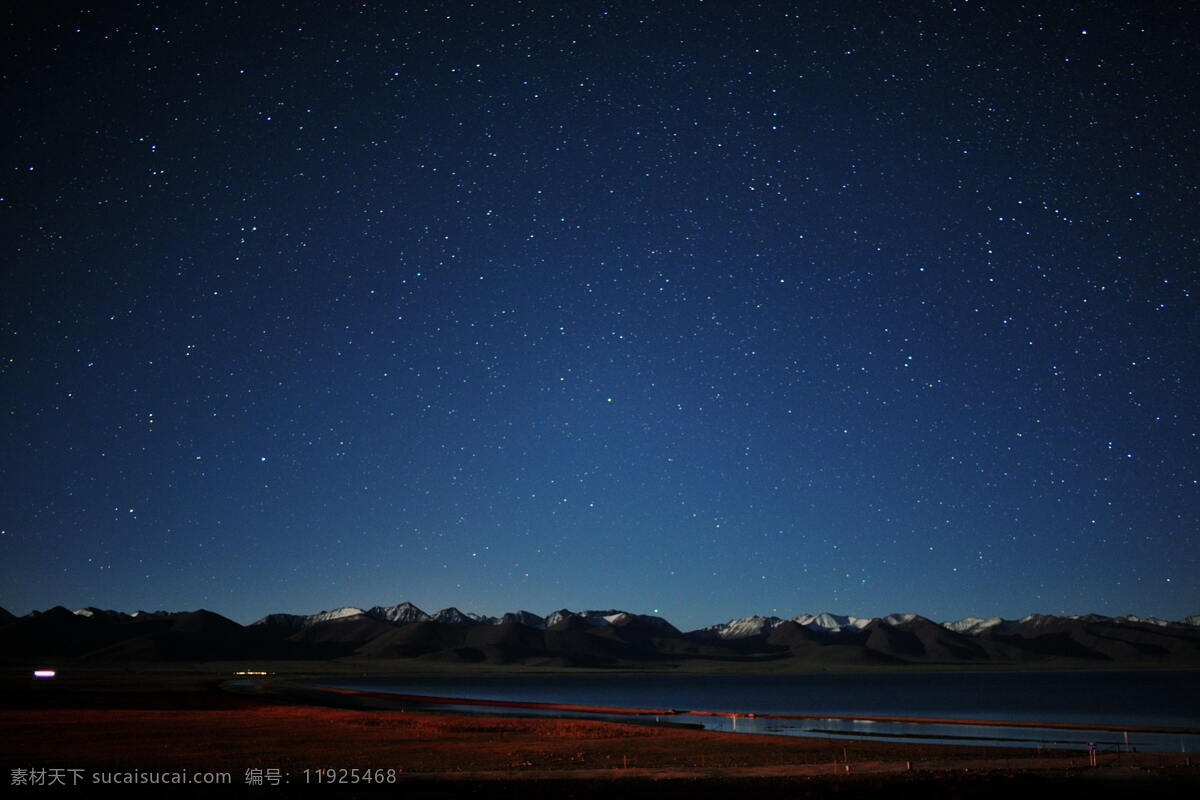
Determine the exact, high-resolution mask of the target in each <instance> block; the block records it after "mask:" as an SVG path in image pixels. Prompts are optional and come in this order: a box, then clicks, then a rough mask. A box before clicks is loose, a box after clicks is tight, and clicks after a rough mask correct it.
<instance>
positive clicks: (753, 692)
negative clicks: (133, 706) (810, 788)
mask: <svg viewBox="0 0 1200 800" xmlns="http://www.w3.org/2000/svg"><path fill="white" fill-rule="evenodd" d="M1197 678H1200V672H1198V671H1196V670H1175V671H1115V670H1114V671H1104V672H1100V671H1093V672H1085V673H1066V672H1059V673H1048V672H1025V673H1021V672H1004V673H905V674H888V675H885V674H872V675H800V676H761V675H760V676H747V675H743V676H730V675H720V676H697V675H665V674H641V675H636V674H635V675H630V674H623V675H617V674H605V675H595V674H591V675H540V676H533V675H516V676H475V677H465V678H404V679H400V678H392V679H382V678H376V679H370V678H364V679H361V680H356V679H350V680H346V679H342V680H332V679H330V680H326V681H314V683H320V684H322V685H326V686H340V687H343V688H354V689H368V690H372V691H385V692H392V693H397V694H414V695H434V696H441V697H459V698H464V699H466V698H475V699H491V700H500V701H514V702H518V701H527V702H543V703H575V704H583V705H595V706H607V707H622V708H631V707H632V708H650V709H653V708H659V709H665V708H676V709H707V710H713V711H718V712H722V711H723V712H734V713H736V714H737V715H736V716H735V715H734V713H725V714H719V715H697V714H670V715H661V716H658V717H655V716H654V715H650V716H638V717H630V716H624V715H619V714H601V713H588V714H586V715H581V714H577V713H566V712H563V711H562V710H549V709H546V710H540V709H529V708H515V709H514V708H510V709H507V710H506V709H504V708H490V709H485V708H480V707H479V706H470V705H463V706H457V705H455V706H447V705H441V706H438V707H439V708H442V709H445V710H463V711H471V712H474V713H480V712H493V713H517V714H534V715H552V716H588V717H592V718H602V719H617V720H623V721H631V720H636V721H642V722H657V723H659V724H686V725H697V726H703V727H705V728H708V729H710V730H716V731H737V732H743V733H763V734H775V735H786V736H820V737H846V738H859V739H861V738H872V739H875V738H878V739H880V740H882V741H912V742H929V743H952V744H976V745H984V746H989V747H997V746H1010V747H1048V748H1072V749H1086V748H1087V747H1088V745H1089V743H1095V745H1096V747H1097V749H1098V750H1100V751H1101V752H1115V751H1116V750H1117V749H1118V747H1119V748H1120V749H1121V750H1122V751H1127V750H1129V749H1136V750H1139V751H1159V752H1163V751H1174V752H1180V751H1183V752H1189V753H1192V752H1197V751H1200V735H1196V734H1182V735H1181V734H1179V733H1154V732H1129V733H1128V734H1127V735H1126V734H1124V733H1123V732H1122V731H1120V730H1116V731H1113V730H1081V729H1069V728H1068V729H1063V728H1054V727H1049V728H1044V727H1026V726H1015V725H1014V726H1006V725H972V724H945V723H940V722H900V721H891V720H888V721H882V720H864V719H846V718H841V719H839V718H838V717H854V716H856V715H862V716H907V717H926V718H929V717H937V718H951V717H957V718H961V719H969V720H995V721H998V722H1000V721H1004V720H1014V721H1015V720H1045V721H1053V722H1075V723H1083V724H1087V725H1098V726H1101V727H1108V726H1113V725H1130V726H1134V727H1143V726H1144V727H1157V726H1166V727H1186V728H1200V691H1198V690H1197V685H1198V684H1200V681H1198V680H1197ZM751 710H754V711H757V712H759V713H758V715H754V716H751V715H745V714H744V712H748V711H751ZM764 712H765V713H773V714H817V715H824V714H829V715H830V716H829V717H824V716H821V717H817V718H804V719H796V718H791V719H788V718H779V717H771V716H766V715H765V713H764ZM1126 736H1128V738H1126Z"/></svg>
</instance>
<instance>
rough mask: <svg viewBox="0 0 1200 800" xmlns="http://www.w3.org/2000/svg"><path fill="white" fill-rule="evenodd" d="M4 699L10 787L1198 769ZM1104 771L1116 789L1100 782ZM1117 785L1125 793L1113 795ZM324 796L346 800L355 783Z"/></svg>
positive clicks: (261, 709) (432, 720)
mask: <svg viewBox="0 0 1200 800" xmlns="http://www.w3.org/2000/svg"><path fill="white" fill-rule="evenodd" d="M2 699H3V708H2V709H0V744H2V745H3V750H2V751H0V753H2V757H0V761H2V762H3V763H2V766H3V768H4V771H5V774H4V775H3V776H2V777H0V781H2V782H3V783H5V784H7V783H9V781H10V771H11V770H12V769H17V768H32V767H47V768H63V769H71V768H85V769H88V770H107V769H111V770H130V769H136V770H147V771H151V770H163V771H175V770H203V771H229V772H231V773H232V774H233V775H234V780H235V781H236V783H237V784H240V785H241V788H240V790H241V791H245V792H247V794H249V793H251V792H252V791H258V792H267V793H270V792H271V791H273V790H272V789H271V788H270V787H254V789H253V790H248V789H246V788H245V787H244V776H245V772H246V770H247V769H263V770H265V769H278V770H280V771H281V773H282V774H285V775H288V776H290V779H291V781H292V790H291V791H289V792H288V793H289V795H291V794H295V791H294V789H295V788H297V787H296V784H300V785H303V784H304V782H305V776H304V771H305V770H306V769H307V770H315V769H318V768H324V767H334V768H339V769H348V770H349V769H354V768H360V769H361V768H372V769H383V770H389V769H394V770H396V776H397V779H398V780H399V781H401V783H402V785H403V786H404V787H405V794H404V796H406V797H412V796H430V795H435V796H442V795H445V796H460V795H462V794H463V793H466V794H487V795H488V796H489V797H494V796H497V795H498V794H511V795H513V796H522V797H528V796H530V793H531V792H532V793H533V794H536V795H538V796H543V795H544V796H563V797H566V796H568V795H574V796H607V795H608V794H610V793H612V792H615V791H616V789H617V788H619V789H620V792H619V793H620V794H622V795H625V796H629V797H632V796H641V793H643V792H644V793H647V794H655V795H656V796H661V795H662V793H663V792H664V791H667V792H668V793H672V790H674V789H680V790H686V792H687V793H688V795H689V796H695V794H696V792H697V791H700V793H701V794H709V793H724V791H725V789H722V788H721V787H729V786H739V785H743V784H745V785H753V786H754V787H755V788H756V791H757V793H758V794H763V793H765V794H768V795H773V796H774V795H778V796H789V797H791V796H803V795H804V794H805V793H806V792H809V791H816V790H820V792H824V791H831V790H837V791H841V792H843V795H842V796H845V793H846V792H850V793H855V792H859V791H861V792H866V793H871V792H874V791H876V790H877V789H879V788H881V787H884V786H889V787H891V788H892V789H896V788H908V789H913V790H917V789H920V791H919V792H917V793H920V794H922V795H923V796H927V789H926V788H925V787H927V786H930V785H932V786H936V787H944V788H946V789H947V790H948V791H947V794H948V795H952V796H959V795H962V796H967V795H969V796H972V797H977V796H981V789H982V790H984V791H983V794H985V795H987V794H988V791H987V790H990V789H994V788H995V787H996V786H1007V787H1009V788H1011V789H1012V790H1013V791H1016V790H1017V788H1018V787H1019V786H1024V784H1025V783H1027V782H1029V781H1031V780H1032V781H1040V782H1041V783H1045V782H1046V781H1050V782H1052V783H1055V785H1057V783H1060V782H1062V781H1064V780H1065V779H1066V778H1067V776H1070V775H1074V776H1077V777H1075V778H1072V779H1071V780H1070V781H1069V783H1068V784H1067V785H1069V786H1073V787H1080V789H1081V791H1082V789H1083V788H1086V789H1087V792H1086V794H1088V795H1089V796H1090V797H1095V796H1122V795H1123V793H1124V789H1125V788H1126V786H1127V785H1128V782H1127V780H1126V779H1128V778H1133V777H1137V778H1141V779H1142V780H1140V781H1139V782H1138V787H1140V788H1137V789H1136V791H1135V793H1144V792H1145V790H1146V788H1147V787H1146V786H1144V785H1143V784H1144V783H1145V778H1146V776H1157V778H1155V780H1156V781H1157V782H1156V783H1154V784H1152V785H1151V786H1150V787H1149V788H1150V791H1151V793H1152V794H1154V795H1155V796H1164V795H1166V794H1173V793H1175V791H1176V790H1177V789H1178V790H1179V791H1180V792H1181V794H1180V795H1179V796H1188V795H1189V794H1191V793H1192V792H1194V791H1195V790H1196V789H1197V788H1200V783H1198V777H1200V771H1198V770H1197V768H1195V767H1188V766H1186V765H1185V758H1186V757H1185V756H1182V755H1178V754H1168V755H1161V756H1160V755H1158V754H1153V755H1151V754H1143V755H1141V756H1138V757H1131V756H1129V755H1128V754H1126V755H1124V756H1123V757H1122V759H1123V760H1122V763H1121V764H1119V765H1118V764H1117V763H1116V761H1115V758H1114V757H1113V756H1111V755H1107V756H1104V757H1103V759H1102V768H1101V769H1100V770H1087V769H1085V768H1084V765H1085V764H1086V760H1087V756H1086V754H1084V753H1065V752H1049V753H1045V754H1042V755H1039V754H1038V753H1037V752H1036V751H1033V750H1019V749H1012V748H999V747H997V748H974V747H972V748H963V747H945V746H937V745H921V744H908V743H892V742H874V741H869V742H861V741H851V742H846V741H840V740H823V739H808V738H798V737H777V736H754V735H745V734H722V733H712V732H706V731H697V730H687V729H678V728H667V727H653V726H643V725H630V724H619V723H611V722H596V721H588V720H557V719H536V718H506V717H490V716H462V715H455V714H442V713H433V712H412V711H407V712H402V711H363V710H349V709H340V708H325V707H316V706H307V705H298V704H289V703H286V702H282V701H277V700H263V699H259V698H253V697H240V696H234V695H228V694H225V693H222V692H219V691H216V690H212V691H184V692H141V693H119V692H117V693H73V694H64V695H45V694H39V695H37V696H26V695H20V694H9V695H7V696H5V697H3V698H2ZM847 763H848V764H849V774H848V775H847V770H846V764H847ZM908 763H911V766H912V771H908V770H907V766H908ZM1101 775H1103V776H1105V777H1106V778H1107V779H1108V780H1107V782H1104V783H1099V782H1097V781H1095V780H1094V778H1095V777H1097V776H1101ZM1079 776H1082V777H1079ZM566 779H571V780H566ZM448 780H450V781H453V782H452V783H450V782H447V781H448ZM564 781H565V782H564ZM614 781H617V782H616V783H614ZM981 781H982V782H981ZM1113 781H1116V783H1114V782H1113ZM308 782H309V784H310V788H309V791H310V792H313V791H315V788H313V787H312V785H311V784H313V783H314V782H315V778H314V777H313V773H310V777H309V781H308ZM564 786H565V787H566V788H565V789H564V788H563V787H564ZM1114 786H1115V787H1117V789H1118V790H1119V791H1120V793H1118V794H1111V793H1110V794H1106V793H1105V792H1109V791H1111V790H1113V787H1114ZM1098 787H1099V789H1100V791H1099V792H1098V791H1097V789H1098ZM6 788H7V786H6ZM320 788H321V790H322V791H323V792H325V793H327V792H328V791H329V790H335V789H336V790H339V794H344V793H345V790H346V789H347V788H348V787H320ZM1042 788H1044V789H1052V787H1050V786H1043V787H1042ZM1130 788H1131V790H1133V789H1132V787H1130ZM206 790H207V791H208V792H211V793H212V794H210V795H208V796H214V797H215V796H226V795H227V794H228V792H225V791H224V790H220V791H221V794H220V795H218V794H217V792H218V790H216V789H206ZM801 790H803V791H801ZM1020 790H1021V791H1024V789H1020ZM1052 790H1053V791H1055V793H1057V794H1060V795H1061V791H1060V790H1059V789H1056V788H1054V789H1052ZM28 791H32V789H30V790H28ZM197 791H199V790H197ZM355 792H356V793H357V795H358V796H380V797H382V796H385V795H386V796H393V794H394V793H393V792H387V791H386V790H385V787H381V786H371V787H363V786H359V787H356V788H355ZM564 792H565V794H564ZM1004 793H1005V794H1006V795H1008V794H1010V793H1011V792H1009V791H1007V790H1006V791H1005V792H1004ZM275 796H282V795H280V794H278V792H277V793H276V795H275ZM890 796H895V792H894V791H892V792H891V795H890ZM988 796H992V795H988Z"/></svg>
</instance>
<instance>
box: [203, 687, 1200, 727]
mask: <svg viewBox="0 0 1200 800" xmlns="http://www.w3.org/2000/svg"><path fill="white" fill-rule="evenodd" d="M229 683H233V682H232V681H231V682H228V683H227V684H223V685H222V688H226V690H229V688H228V686H229ZM273 685H275V686H279V687H281V688H284V689H291V690H300V691H306V692H320V693H327V694H333V695H345V696H348V697H359V698H363V699H367V700H372V699H377V700H385V701H391V702H396V703H402V704H411V705H414V706H422V707H423V706H471V707H480V708H500V709H518V710H519V709H528V710H543V711H567V712H579V713H583V714H604V715H606V716H608V715H612V716H632V717H637V716H658V717H685V716H698V717H731V718H744V719H808V720H820V719H829V720H844V721H862V722H899V723H911V724H916V725H964V726H966V725H969V726H973V727H974V726H979V727H998V728H1046V729H1050V730H1079V731H1105V732H1110V733H1113V732H1115V733H1122V732H1128V733H1165V734H1177V735H1183V736H1196V735H1200V728H1197V727H1182V726H1171V725H1117V724H1106V723H1088V722H1055V721H1038V720H999V719H972V718H963V717H911V716H898V715H880V714H818V713H804V714H802V713H775V712H753V711H749V712H746V711H706V710H703V709H674V708H661V709H655V708H629V707H621V706H593V705H581V704H577V703H551V702H542V701H533V700H491V699H487V698H474V697H442V696H438V695H423V694H401V693H394V692H380V691H373V690H370V689H347V688H344V687H336V686H313V685H309V684H302V683H296V682H293V681H284V682H280V683H277V684H273ZM235 690H236V689H235ZM496 713H499V712H496Z"/></svg>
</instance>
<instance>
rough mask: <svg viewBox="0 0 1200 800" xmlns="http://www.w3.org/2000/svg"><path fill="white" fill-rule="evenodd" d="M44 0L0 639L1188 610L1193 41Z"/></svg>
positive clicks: (1017, 24) (986, 19)
mask: <svg viewBox="0 0 1200 800" xmlns="http://www.w3.org/2000/svg"><path fill="white" fill-rule="evenodd" d="M53 5H54V7H53V8H51V9H47V8H44V7H42V4H40V3H33V2H15V3H8V4H6V5H5V8H4V10H3V11H2V12H0V14H2V15H3V17H2V19H3V28H2V29H0V30H2V36H3V44H4V46H3V48H2V53H0V59H2V61H0V66H2V73H0V91H2V94H0V102H2V104H3V108H4V115H5V118H6V124H5V126H4V131H3V134H2V135H3V148H2V152H3V173H2V174H3V180H2V182H0V195H2V198H0V232H2V234H3V241H4V264H5V266H4V284H3V285H4V291H3V293H2V296H0V310H2V316H0V381H2V386H3V403H4V406H3V414H4V417H3V420H4V421H3V427H2V429H0V431H2V437H3V438H2V439H0V480H2V481H3V486H4V491H3V493H2V495H0V605H2V606H4V607H6V608H8V609H9V610H11V611H14V612H15V613H24V612H26V611H28V610H29V609H30V608H44V607H47V606H50V605H54V604H56V603H62V604H65V605H68V606H71V607H77V606H82V605H98V606H103V607H116V608H121V609H125V610H132V609H135V608H170V609H183V608H194V607H199V606H203V607H207V608H211V609H213V610H215V611H218V612H221V613H224V614H226V615H228V616H231V617H233V618H235V619H238V620H240V621H243V622H248V621H250V620H252V619H254V618H256V617H258V616H260V615H262V614H265V613H268V612H272V611H281V610H286V611H296V612H311V611H316V610H318V609H322V608H329V607H332V606H338V605H347V604H349V605H367V606H369V605H373V604H377V603H379V604H392V603H396V602H399V601H401V600H411V601H413V602H415V603H417V604H418V605H420V606H422V607H425V608H427V609H428V610H435V609H437V608H441V607H443V606H447V605H451V604H453V605H457V606H459V607H460V608H463V609H464V610H469V611H476V612H481V613H491V614H499V613H503V612H504V611H509V610H514V609H517V608H527V609H530V610H533V611H536V612H539V613H545V612H547V611H549V610H551V609H554V608H558V607H561V606H567V607H571V608H580V607H588V608H596V607H605V608H606V607H618V608H623V609H627V610H630V611H635V612H643V613H659V614H661V615H663V616H666V617H667V618H668V619H671V620H672V621H674V622H675V623H676V624H677V625H679V626H680V627H684V628H688V627H696V626H699V625H703V624H708V623H711V622H716V621H722V620H725V619H728V618H730V617H736V616H743V615H747V614H751V613H774V614H779V615H793V614H798V613H802V612H810V611H820V610H832V611H836V612H840V613H851V614H857V615H863V616H866V615H878V614H885V613H889V612H898V611H916V612H918V613H922V614H925V615H927V616H930V617H934V618H938V619H945V618H957V617H961V616H967V615H978V616H990V615H993V614H1000V615H1003V616H1010V617H1011V616H1020V615H1023V614H1027V613H1031V612H1051V613H1060V612H1067V613H1080V612H1088V611H1095V612H1100V613H1110V614H1119V613H1136V614H1140V615H1159V616H1164V617H1170V618H1177V617H1180V616H1183V615H1185V614H1195V613H1197V612H1198V611H1200V590H1198V588H1197V582H1196V579H1195V576H1196V575H1197V574H1200V484H1198V480H1200V435H1198V434H1200V419H1198V416H1200V415H1198V411H1197V407H1198V404H1197V400H1196V398H1197V394H1198V390H1200V375H1198V373H1197V342H1200V325H1198V320H1200V317H1198V299H1197V293H1198V292H1200V286H1197V274H1198V270H1197V267H1198V259H1197V256H1198V252H1200V248H1198V247H1197V219H1198V218H1200V215H1198V213H1197V212H1198V210H1200V209H1198V204H1197V188H1198V183H1200V165H1198V163H1197V153H1198V152H1200V142H1198V141H1197V139H1198V138H1200V137H1198V134H1197V131H1198V130H1200V119H1198V117H1200V115H1198V114H1197V112H1196V110H1195V109H1196V108H1198V107H1200V99H1198V98H1196V97H1195V91H1194V88H1193V87H1194V86H1195V75H1196V74H1197V64H1196V57H1195V53H1196V45H1195V43H1196V41H1197V39H1198V37H1197V34H1198V33H1200V31H1198V30H1197V28H1198V27H1200V26H1197V24H1196V23H1197V15H1196V13H1195V11H1194V9H1191V8H1190V4H1187V3H1179V4H1172V3H1145V4H1143V3H1138V4H1131V3H1081V4H1077V5H1076V7H1075V8H1074V10H1068V9H1067V8H1065V6H1064V4H1061V3H1025V4H1018V3H1007V2H1005V3H994V4H981V3H978V2H966V0H963V1H962V2H915V3H904V4H897V3H891V2H872V1H871V0H867V1H866V2H855V3H775V2H766V3H751V2H732V1H731V2H659V3H653V2H628V3H627V2H569V3H541V2H525V3H517V2H495V3H493V2H487V3H440V2H432V3H429V4H424V5H422V4H416V3H394V4H393V3H332V2H330V3H320V2H306V3H300V4H293V3H286V4H283V3H266V2H244V3H234V2H212V3H209V4H207V5H200V4H194V3H188V4H184V3H161V4H155V3H105V4H101V7H99V8H93V7H88V6H80V7H79V8H74V9H72V8H71V7H70V4H68V3H62V4H53Z"/></svg>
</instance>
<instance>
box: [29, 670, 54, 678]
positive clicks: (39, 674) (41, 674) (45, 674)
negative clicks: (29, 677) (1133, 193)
mask: <svg viewBox="0 0 1200 800" xmlns="http://www.w3.org/2000/svg"><path fill="white" fill-rule="evenodd" d="M57 674H58V673H57V672H55V671H54V670H52V669H35V670H34V671H33V677H35V678H53V677H54V676H55V675H57Z"/></svg>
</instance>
